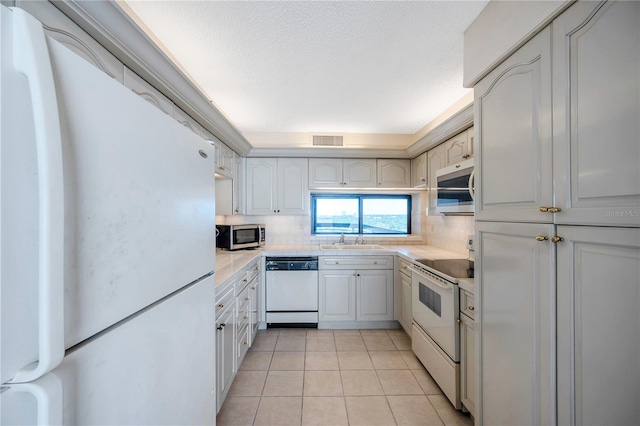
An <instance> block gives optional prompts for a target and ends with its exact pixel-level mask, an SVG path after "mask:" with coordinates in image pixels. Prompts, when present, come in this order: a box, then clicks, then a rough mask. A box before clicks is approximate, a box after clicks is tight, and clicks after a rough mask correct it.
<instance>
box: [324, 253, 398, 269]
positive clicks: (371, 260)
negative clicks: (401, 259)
mask: <svg viewBox="0 0 640 426" xmlns="http://www.w3.org/2000/svg"><path fill="white" fill-rule="evenodd" d="M319 268H320V269H334V270H335V269H393V256H335V257H324V256H320V263H319Z"/></svg>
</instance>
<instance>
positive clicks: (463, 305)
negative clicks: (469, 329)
mask: <svg viewBox="0 0 640 426" xmlns="http://www.w3.org/2000/svg"><path fill="white" fill-rule="evenodd" d="M475 310H476V306H475V301H474V298H473V294H471V293H468V292H466V291H464V290H462V291H461V292H460V312H462V313H463V314H465V315H467V316H468V317H469V318H471V319H475V316H474V315H475Z"/></svg>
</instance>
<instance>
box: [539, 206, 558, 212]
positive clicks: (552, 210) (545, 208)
mask: <svg viewBox="0 0 640 426" xmlns="http://www.w3.org/2000/svg"><path fill="white" fill-rule="evenodd" d="M539 210H540V211H541V212H542V213H559V212H561V211H562V209H561V208H560V207H546V206H540V208H539Z"/></svg>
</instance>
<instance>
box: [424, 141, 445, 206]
mask: <svg viewBox="0 0 640 426" xmlns="http://www.w3.org/2000/svg"><path fill="white" fill-rule="evenodd" d="M427 158H428V162H429V167H428V169H429V216H434V215H439V213H436V204H437V201H438V194H437V191H436V188H437V186H438V181H437V179H436V171H438V170H440V169H441V168H443V167H444V166H445V164H446V160H445V152H444V146H443V145H438V146H437V147H435V148H433V149H432V150H430V151H429V152H428V153H427Z"/></svg>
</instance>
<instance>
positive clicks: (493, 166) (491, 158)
mask: <svg viewBox="0 0 640 426" xmlns="http://www.w3.org/2000/svg"><path fill="white" fill-rule="evenodd" d="M550 48H551V31H550V29H549V28H548V27H547V28H546V29H544V30H543V31H542V32H541V33H539V34H538V35H536V36H535V37H534V38H533V39H531V40H530V41H529V42H528V43H526V44H525V45H524V46H523V47H522V48H520V49H519V50H518V51H517V52H515V53H514V54H513V55H512V56H510V57H509V58H508V59H507V60H506V61H504V62H503V63H502V64H500V65H499V66H498V67H497V68H496V69H495V70H493V71H492V72H491V73H490V74H488V75H487V76H486V77H485V78H484V79H483V80H482V81H480V83H478V85H477V86H475V88H474V93H475V104H474V108H475V119H476V122H475V130H476V137H477V139H478V142H479V143H478V145H479V146H478V148H477V150H476V153H475V158H476V159H477V160H476V170H475V177H476V182H475V187H476V201H475V215H476V219H477V220H508V221H517V222H552V220H553V214H549V213H543V212H541V211H540V207H541V206H545V207H552V206H553V192H552V184H553V176H552V154H551V149H552V147H551V50H550Z"/></svg>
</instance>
